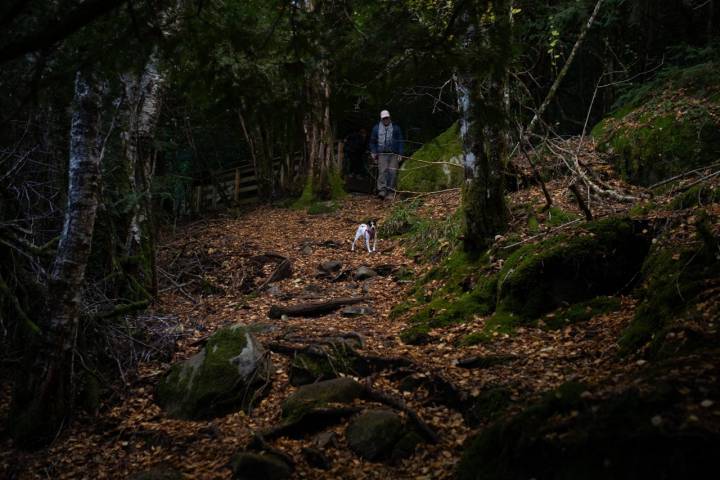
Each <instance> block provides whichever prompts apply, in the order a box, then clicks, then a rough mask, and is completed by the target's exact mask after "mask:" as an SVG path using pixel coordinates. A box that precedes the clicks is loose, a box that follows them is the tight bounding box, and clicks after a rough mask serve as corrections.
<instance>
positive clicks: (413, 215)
mask: <svg viewBox="0 0 720 480" xmlns="http://www.w3.org/2000/svg"><path fill="white" fill-rule="evenodd" d="M421 204H422V203H421V200H420V199H413V200H412V201H410V202H398V203H396V204H395V207H394V208H393V209H392V211H391V212H390V215H388V217H387V218H385V219H384V220H383V222H382V231H383V235H384V236H386V237H395V236H398V235H402V234H404V233H407V232H409V231H410V230H412V228H413V226H414V225H415V224H416V223H417V221H418V217H419V214H418V208H420V206H421Z"/></svg>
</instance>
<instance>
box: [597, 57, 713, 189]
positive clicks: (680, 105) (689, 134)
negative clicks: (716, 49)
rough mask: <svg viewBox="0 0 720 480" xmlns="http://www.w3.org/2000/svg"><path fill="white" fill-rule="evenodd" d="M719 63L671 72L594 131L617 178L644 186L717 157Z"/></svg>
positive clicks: (699, 165)
mask: <svg viewBox="0 0 720 480" xmlns="http://www.w3.org/2000/svg"><path fill="white" fill-rule="evenodd" d="M717 71H718V65H717V64H716V63H707V64H703V65H698V66H695V67H692V68H690V69H687V70H685V71H678V72H675V73H674V74H673V75H670V76H669V77H668V78H666V79H665V80H666V81H665V83H663V84H660V85H657V86H656V87H655V89H654V90H653V91H648V92H645V94H644V95H642V96H639V97H638V98H636V99H634V102H631V103H630V104H628V105H627V106H626V107H624V108H622V109H621V110H619V111H618V112H616V113H615V114H614V115H612V116H611V117H609V118H606V119H605V120H603V121H602V122H601V123H600V124H599V125H598V126H596V127H595V128H594V129H593V136H594V137H595V138H596V139H597V141H598V149H599V150H600V151H601V152H605V153H607V154H609V156H610V160H611V162H612V163H613V164H614V166H615V168H616V169H617V170H618V172H619V173H620V174H621V176H622V177H623V178H625V179H627V180H629V181H631V182H633V183H636V184H639V185H644V186H649V185H652V184H654V183H656V182H659V181H661V180H663V179H666V178H669V177H672V176H674V175H678V174H680V173H683V172H686V171H689V170H692V169H694V168H698V167H702V166H705V165H709V164H710V163H712V162H715V161H717V159H718V157H719V156H720V120H718V118H719V117H718V113H720V80H718V76H717Z"/></svg>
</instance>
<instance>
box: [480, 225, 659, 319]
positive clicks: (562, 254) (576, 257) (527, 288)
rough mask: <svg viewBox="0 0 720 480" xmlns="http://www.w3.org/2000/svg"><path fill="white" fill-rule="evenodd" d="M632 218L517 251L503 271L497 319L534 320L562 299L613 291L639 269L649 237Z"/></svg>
mask: <svg viewBox="0 0 720 480" xmlns="http://www.w3.org/2000/svg"><path fill="white" fill-rule="evenodd" d="M643 230H644V229H643V226H642V225H640V224H637V223H635V222H633V221H632V220H629V219H627V218H609V219H605V220H600V221H597V222H591V223H588V224H587V225H585V226H584V227H583V228H582V229H581V230H579V231H576V232H573V233H572V234H563V235H559V236H557V237H554V238H550V239H547V240H544V241H542V242H539V243H537V244H531V245H526V246H524V247H522V248H521V249H519V250H518V251H516V252H515V253H513V254H512V255H511V256H510V257H509V258H508V259H507V261H506V262H505V263H504V265H503V268H502V270H501V271H500V273H499V274H498V279H499V280H498V285H497V292H498V293H497V306H496V309H495V310H496V314H495V321H494V322H490V323H495V324H497V325H507V326H514V325H520V324H525V323H529V322H530V321H533V320H535V319H537V318H539V317H540V316H542V315H544V314H545V313H548V312H550V311H552V310H555V309H556V308H558V307H561V306H562V305H568V304H575V303H578V302H583V301H586V300H588V299H591V298H593V297H596V296H599V295H608V294H612V293H615V292H617V291H618V290H621V289H622V288H623V287H625V286H627V285H628V284H629V283H630V282H631V280H632V279H633V278H634V277H635V276H636V275H637V273H638V272H639V271H640V267H641V265H642V262H643V259H644V258H645V256H646V255H647V252H648V249H649V246H650V239H649V238H648V236H647V235H646V234H643V233H642V232H643Z"/></svg>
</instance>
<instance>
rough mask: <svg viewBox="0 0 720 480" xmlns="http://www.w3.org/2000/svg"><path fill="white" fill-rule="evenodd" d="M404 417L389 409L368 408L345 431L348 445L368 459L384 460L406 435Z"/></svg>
mask: <svg viewBox="0 0 720 480" xmlns="http://www.w3.org/2000/svg"><path fill="white" fill-rule="evenodd" d="M404 433H405V432H404V426H403V421H402V418H400V416H399V415H397V414H396V413H394V412H391V411H389V410H368V411H366V412H364V413H362V414H361V415H359V416H357V417H355V418H354V419H353V420H352V422H350V425H348V428H347V430H346V432H345V437H346V439H347V443H348V446H349V447H350V449H351V450H352V451H353V452H355V454H357V455H358V456H360V457H362V458H365V459H367V460H383V459H385V458H389V457H390V456H391V455H392V452H393V448H394V447H395V445H396V444H397V443H398V441H399V440H400V439H401V438H402V437H403V435H404Z"/></svg>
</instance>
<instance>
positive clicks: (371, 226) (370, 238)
mask: <svg viewBox="0 0 720 480" xmlns="http://www.w3.org/2000/svg"><path fill="white" fill-rule="evenodd" d="M360 237H365V246H366V247H367V251H368V253H372V252H374V251H375V246H376V245H377V228H376V227H375V222H374V221H372V220H370V221H369V222H368V223H361V224H360V226H359V227H358V229H357V231H356V232H355V240H353V242H352V247H350V250H351V251H353V252H354V251H355V243H356V242H357V241H358V240H359V239H360ZM370 242H372V250H371V249H370Z"/></svg>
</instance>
